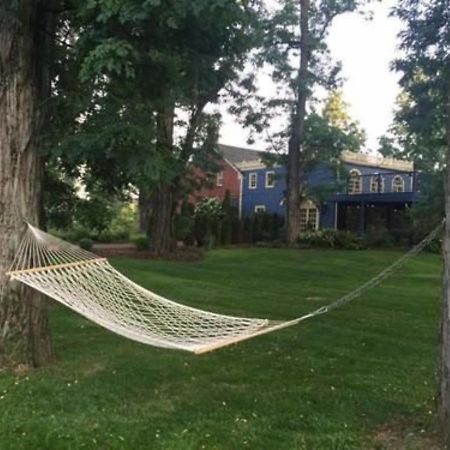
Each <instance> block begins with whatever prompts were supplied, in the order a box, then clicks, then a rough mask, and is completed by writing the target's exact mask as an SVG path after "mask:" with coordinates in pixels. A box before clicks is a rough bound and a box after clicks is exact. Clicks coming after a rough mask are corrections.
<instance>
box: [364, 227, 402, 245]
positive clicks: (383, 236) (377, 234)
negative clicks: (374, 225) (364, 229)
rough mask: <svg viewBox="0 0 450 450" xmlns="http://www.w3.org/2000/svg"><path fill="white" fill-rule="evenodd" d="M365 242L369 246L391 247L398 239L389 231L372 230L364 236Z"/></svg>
mask: <svg viewBox="0 0 450 450" xmlns="http://www.w3.org/2000/svg"><path fill="white" fill-rule="evenodd" d="M364 242H365V243H366V245H367V246H368V247H375V248H391V247H394V246H395V244H396V239H395V237H394V236H393V235H392V234H391V233H389V232H388V231H372V232H369V233H367V234H366V235H365V236H364Z"/></svg>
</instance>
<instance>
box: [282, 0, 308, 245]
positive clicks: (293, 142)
mask: <svg viewBox="0 0 450 450" xmlns="http://www.w3.org/2000/svg"><path fill="white" fill-rule="evenodd" d="M309 5H310V0H300V67H299V71H298V77H297V92H296V96H297V102H296V105H295V111H294V114H293V117H292V123H291V135H290V138H289V147H288V171H287V202H286V206H287V236H286V240H287V243H288V244H294V243H295V242H296V241H297V239H298V237H299V234H300V202H301V192H302V183H303V174H302V164H301V150H302V144H303V140H304V133H305V116H306V100H307V98H308V64H309V53H310V49H309Z"/></svg>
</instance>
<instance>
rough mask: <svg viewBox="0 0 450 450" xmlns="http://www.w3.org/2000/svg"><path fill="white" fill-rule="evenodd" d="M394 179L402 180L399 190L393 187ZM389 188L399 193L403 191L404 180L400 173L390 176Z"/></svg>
mask: <svg viewBox="0 0 450 450" xmlns="http://www.w3.org/2000/svg"><path fill="white" fill-rule="evenodd" d="M396 180H401V182H402V187H401V190H400V191H399V190H397V189H394V183H395V181H396ZM391 190H392V192H397V193H399V192H405V180H404V179H403V177H402V176H401V175H395V176H394V177H393V178H392V183H391Z"/></svg>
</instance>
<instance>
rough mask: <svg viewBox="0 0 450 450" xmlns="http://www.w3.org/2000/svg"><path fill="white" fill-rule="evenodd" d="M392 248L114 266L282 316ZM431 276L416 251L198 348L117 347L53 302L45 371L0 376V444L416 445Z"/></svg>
mask: <svg viewBox="0 0 450 450" xmlns="http://www.w3.org/2000/svg"><path fill="white" fill-rule="evenodd" d="M399 255H400V253H397V252H374V251H370V252H369V251H361V252H344V251H295V250H293V251H289V250H272V249H251V250H218V251H213V252H210V253H208V254H207V257H206V259H205V260H204V261H202V262H198V263H176V262H163V261H142V260H116V261H114V264H115V265H116V266H117V267H118V268H119V269H120V270H121V271H123V272H124V273H126V274H127V275H128V276H129V277H130V278H132V279H133V280H135V281H136V282H138V283H140V284H142V285H143V286H146V287H148V288H151V289H153V290H155V291H157V292H158V293H161V294H163V295H165V296H167V297H170V298H173V299H176V300H178V301H181V302H184V303H188V304H191V305H195V306H198V307H201V308H205V309H208V310H212V311H217V312H226V313H232V314H236V315H244V316H255V317H269V318H273V319H289V318H294V317H296V316H298V315H301V314H303V313H305V312H307V311H310V310H312V309H315V308H317V307H318V306H319V305H321V304H323V303H326V302H329V301H331V300H333V299H335V298H337V297H339V296H340V295H342V294H344V293H346V292H347V291H349V290H351V289H353V288H355V287H357V286H358V285H359V284H360V283H362V282H364V281H365V280H367V279H368V278H369V277H371V276H372V275H374V274H375V273H377V272H378V271H379V270H381V269H382V268H384V267H385V266H386V265H388V264H389V263H391V262H392V261H394V260H395V259H396V258H398V257H399ZM440 272H441V269H440V260H439V257H438V256H436V255H431V254H423V255H421V256H419V257H418V258H416V259H415V260H414V261H412V262H410V263H409V264H408V265H407V266H406V267H405V268H403V269H402V270H401V271H400V272H399V273H397V274H396V275H394V276H393V277H392V278H390V279H388V280H387V281H385V282H384V283H383V285H382V286H380V287H377V288H375V289H373V290H371V291H370V292H368V293H367V294H366V295H364V297H362V298H360V299H358V300H357V301H355V302H354V303H352V304H350V305H347V306H345V307H343V308H341V309H339V310H334V311H332V312H331V313H329V314H326V315H322V316H319V317H316V318H313V319H310V320H308V321H306V322H303V323H302V324H300V325H298V326H296V327H292V328H289V329H286V330H282V331H279V332H275V333H272V334H268V335H265V336H262V337H258V338H255V339H253V340H249V341H246V342H243V343H241V344H239V345H236V346H232V347H229V348H225V349H222V350H219V351H217V352H214V353H210V354H207V355H204V356H194V355H191V354H189V353H184V352H177V351H169V350H163V349H157V348H153V347H148V346H145V345H141V344H138V343H134V342H131V341H128V340H126V339H123V338H121V337H118V336H115V335H113V334H111V333H110V332H108V331H105V330H103V329H101V328H99V327H97V326H95V325H93V324H92V323H90V322H87V321H86V320H84V319H82V318H81V317H79V316H77V315H75V314H74V313H72V312H70V311H68V310H67V309H63V308H62V307H55V306H54V307H52V311H51V322H52V330H53V338H54V342H55V347H56V352H57V361H56V362H55V364H53V365H52V366H50V367H48V368H45V369H41V370H37V371H34V372H31V373H28V374H24V375H13V374H5V373H3V374H0V449H2V450H6V449H14V450H17V449H25V448H26V449H33V450H34V449H84V448H92V449H94V448H95V449H98V448H100V449H125V448H126V449H133V450H136V449H152V450H153V449H164V450H171V449H180V450H189V449H196V450H197V449H202V448H204V449H226V450H228V449H245V448H249V449H257V450H261V449H276V450H281V449H312V450H318V449H370V448H384V447H383V444H382V443H380V442H379V441H378V443H376V439H375V437H376V436H379V435H380V434H383V433H384V432H383V433H380V430H386V429H388V430H390V429H400V430H401V433H403V434H404V435H405V436H407V437H406V438H405V439H406V442H407V443H408V442H409V443H410V445H411V446H410V447H408V446H407V447H406V448H424V447H421V446H420V442H421V441H420V440H418V439H419V438H418V436H421V435H424V436H427V435H428V434H430V433H432V430H433V426H434V422H433V415H432V411H433V396H434V393H435V378H434V377H435V375H434V371H435V362H436V347H437V333H438V311H439V293H440ZM377 439H378V438H377ZM408 445H409V444H408ZM392 448H393V447H392ZM395 448H397V447H395Z"/></svg>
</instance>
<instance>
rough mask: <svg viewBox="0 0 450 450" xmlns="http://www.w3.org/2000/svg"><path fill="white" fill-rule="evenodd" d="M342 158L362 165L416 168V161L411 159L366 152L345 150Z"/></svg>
mask: <svg viewBox="0 0 450 450" xmlns="http://www.w3.org/2000/svg"><path fill="white" fill-rule="evenodd" d="M340 159H341V160H342V161H344V162H347V163H351V164H358V165H361V166H369V167H379V168H383V169H394V170H404V171H405V172H412V171H413V170H414V163H412V162H410V161H403V160H402V159H395V158H380V157H376V156H372V155H366V154H364V153H355V152H349V151H343V152H342V153H341V157H340Z"/></svg>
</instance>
